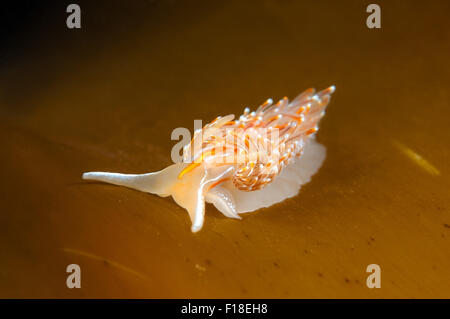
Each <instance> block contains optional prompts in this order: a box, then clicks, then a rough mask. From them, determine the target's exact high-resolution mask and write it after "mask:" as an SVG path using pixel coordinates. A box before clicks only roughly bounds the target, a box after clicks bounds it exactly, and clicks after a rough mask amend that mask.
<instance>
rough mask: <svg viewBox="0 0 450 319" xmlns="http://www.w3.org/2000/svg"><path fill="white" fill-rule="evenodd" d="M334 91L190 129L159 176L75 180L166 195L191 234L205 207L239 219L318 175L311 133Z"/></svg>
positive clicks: (319, 154) (102, 175) (320, 150)
mask: <svg viewBox="0 0 450 319" xmlns="http://www.w3.org/2000/svg"><path fill="white" fill-rule="evenodd" d="M334 90H335V87H334V86H330V87H329V88H327V89H325V90H323V91H320V92H317V93H316V92H315V90H314V89H308V90H306V91H304V92H303V93H301V94H300V95H298V96H297V97H296V98H295V99H294V100H292V101H291V102H289V100H288V99H287V98H286V97H285V98H283V99H281V100H280V101H279V102H278V103H276V104H273V102H272V100H271V99H268V100H267V101H266V102H265V103H263V104H262V105H261V106H260V107H259V108H258V109H257V110H256V111H254V112H250V110H249V109H248V108H246V109H245V110H244V114H243V115H241V116H240V117H239V119H238V120H234V115H227V116H224V117H220V116H219V117H218V118H216V119H215V120H214V121H212V122H211V123H209V124H207V125H205V126H204V127H203V128H202V129H199V130H197V131H196V132H194V137H193V139H192V141H191V143H190V144H188V145H186V146H184V148H183V159H182V160H181V161H180V162H179V163H175V164H173V165H171V166H169V167H167V168H165V169H163V170H161V171H159V172H155V173H148V174H119V173H108V172H89V173H84V174H83V179H86V180H96V181H102V182H107V183H111V184H115V185H121V186H126V187H130V188H133V189H136V190H139V191H143V192H147V193H152V194H157V195H159V196H163V197H166V196H169V195H171V196H172V197H173V199H174V200H175V202H176V203H177V204H178V205H180V206H181V207H183V208H185V209H186V210H187V211H188V213H189V216H190V219H191V222H192V227H191V230H192V232H197V231H199V230H200V229H201V228H202V226H203V221H204V215H205V202H208V203H212V204H213V205H214V206H215V207H216V208H217V209H218V210H219V211H220V212H221V213H222V214H223V215H225V216H227V217H230V218H237V219H240V218H241V217H240V216H239V214H241V213H246V212H251V211H255V210H257V209H260V208H262V207H269V206H271V205H273V204H275V203H278V202H281V201H283V200H284V199H286V198H290V197H293V196H295V195H297V194H298V192H299V190H300V187H301V185H303V184H305V183H308V182H309V181H310V180H311V176H312V175H314V174H315V173H316V172H317V171H318V169H319V168H320V166H321V165H322V163H323V161H324V159H325V154H326V150H325V147H324V146H323V145H321V144H319V143H317V142H316V141H315V133H316V132H317V130H318V123H319V121H320V119H321V118H322V117H323V115H324V114H325V108H326V106H327V105H328V102H329V100H330V97H331V94H332V93H333V92H334Z"/></svg>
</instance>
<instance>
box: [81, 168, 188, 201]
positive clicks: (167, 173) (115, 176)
mask: <svg viewBox="0 0 450 319" xmlns="http://www.w3.org/2000/svg"><path fill="white" fill-rule="evenodd" d="M184 166H185V164H181V163H179V164H174V165H171V166H169V167H167V168H165V169H163V170H161V171H159V172H155V173H148V174H120V173H109V172H87V173H84V174H83V176H82V178H83V179H85V180H93V181H99V182H105V183H109V184H114V185H119V186H125V187H128V188H132V189H136V190H139V191H142V192H147V193H152V194H157V195H159V196H163V197H165V196H169V195H170V193H171V189H172V187H173V185H174V184H175V183H176V181H177V176H178V174H179V173H180V171H181V170H182V169H183V168H184Z"/></svg>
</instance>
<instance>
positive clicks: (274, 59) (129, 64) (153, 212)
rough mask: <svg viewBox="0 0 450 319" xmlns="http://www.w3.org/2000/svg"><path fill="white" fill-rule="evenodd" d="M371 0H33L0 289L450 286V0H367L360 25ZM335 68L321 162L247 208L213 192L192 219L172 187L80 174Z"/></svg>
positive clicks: (9, 76)
mask: <svg viewBox="0 0 450 319" xmlns="http://www.w3.org/2000/svg"><path fill="white" fill-rule="evenodd" d="M369 3H370V2H367V1H366V2H364V1H362V2H361V1H345V4H344V2H342V3H341V2H339V3H337V2H335V1H274V0H270V1H268V0H266V1H248V2H247V1H246V2H243V1H237V0H233V1H226V2H225V1H223V2H221V1H218V2H207V1H196V2H190V1H185V2H175V1H153V2H148V1H133V2H132V3H129V2H122V3H121V4H120V3H119V2H118V1H116V2H109V3H106V2H105V3H104V4H95V5H94V4H92V3H89V2H82V1H80V2H79V4H80V6H81V8H82V28H81V29H80V30H69V29H67V28H66V26H65V17H66V15H67V14H66V13H65V7H64V6H63V5H61V7H60V8H56V9H54V10H53V11H49V12H47V11H42V12H39V16H37V17H35V19H36V20H33V21H38V22H36V23H37V25H36V26H33V25H31V24H30V25H27V26H26V27H24V28H23V29H22V30H21V31H20V32H22V33H21V34H16V35H15V36H14V38H13V37H12V36H11V38H10V39H9V42H6V43H4V45H3V48H2V51H1V52H2V55H1V58H0V68H1V71H0V117H1V119H2V121H1V122H0V130H1V133H0V143H1V146H2V147H1V151H0V167H1V175H2V179H1V182H0V193H1V194H2V195H1V198H2V199H1V206H2V209H1V212H0V227H1V231H0V251H1V257H0V297H2V298H8V297H19V298H31V297H38V298H48V297H51V298H79V297H90V298H95V297H100V298H111V297H114V298H380V297H382V298H431V297H435V298H448V297H450V196H449V195H450V194H449V189H450V150H449V146H450V129H449V118H450V90H449V87H450V59H449V52H450V22H449V20H448V13H449V12H450V3H449V2H448V1H433V2H432V3H431V4H429V5H427V6H426V7H424V6H423V5H421V2H419V1H378V2H377V3H379V4H380V6H381V10H382V11H381V12H382V13H381V21H382V28H381V29H368V28H367V26H366V22H365V21H366V18H367V15H368V14H367V13H366V10H365V8H366V7H367V5H368V4H369ZM41 20H42V21H41ZM11 39H13V40H11ZM16 39H17V40H16ZM19 39H20V40H19ZM329 85H335V86H336V92H335V93H334V94H333V97H332V99H331V102H330V104H329V106H328V108H327V113H326V115H325V117H324V118H323V119H322V121H321V124H320V130H319V132H318V134H317V140H318V141H319V142H320V143H321V144H323V145H325V146H326V148H327V157H326V159H325V162H324V164H323V166H322V168H321V169H320V170H319V172H318V173H317V174H316V175H314V176H313V178H312V181H311V182H310V183H308V184H306V185H304V186H303V187H302V189H301V190H300V193H299V195H298V196H296V197H294V198H290V199H287V200H285V201H283V202H282V203H279V204H276V205H274V206H271V207H269V208H265V209H261V210H258V211H256V212H253V213H248V214H243V216H242V217H243V219H242V220H235V219H230V218H226V217H225V216H223V215H222V214H221V213H220V212H218V211H217V210H216V209H215V208H214V207H213V206H212V205H209V204H208V205H207V207H206V218H205V224H204V226H203V229H202V230H201V231H200V232H198V233H195V234H193V233H192V232H191V230H190V220H189V216H188V214H187V212H186V211H185V210H184V209H183V208H181V207H179V206H178V205H177V204H176V203H175V202H174V201H173V200H172V199H171V198H170V197H168V198H161V197H158V196H155V195H150V194H145V193H142V192H138V191H134V190H130V189H127V188H124V187H117V186H113V185H108V184H102V183H95V182H86V181H83V180H82V179H81V174H82V173H83V172H86V171H97V170H101V171H112V172H122V173H147V172H153V171H157V170H160V169H162V168H164V167H166V166H168V165H170V164H171V158H170V152H171V149H172V147H173V146H174V145H175V144H176V143H177V141H172V140H171V138H170V137H171V132H172V130H173V129H175V128H177V127H186V128H189V129H190V130H191V132H192V130H193V125H194V119H201V120H203V122H204V123H206V122H209V121H211V120H213V119H214V118H215V117H216V116H218V115H222V116H223V115H227V114H232V113H234V114H236V115H240V114H241V113H242V111H243V109H244V107H247V106H248V107H250V108H251V109H255V108H256V107H258V106H259V105H260V104H261V103H262V102H264V101H265V100H266V99H267V98H269V97H271V98H273V99H274V100H278V99H280V98H282V97H284V96H287V97H289V98H293V97H295V96H296V95H297V94H298V93H300V92H301V91H303V90H304V89H307V88H308V87H316V88H317V89H324V88H326V87H328V86H329ZM73 263H75V264H78V265H80V267H81V273H82V279H81V285H82V288H81V289H68V288H67V287H66V278H67V275H68V274H67V273H66V267H67V265H69V264H73ZM369 264H378V265H380V267H381V289H369V288H368V287H367V286H366V279H367V276H368V275H369V274H368V273H367V272H366V267H367V266H368V265H369Z"/></svg>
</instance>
